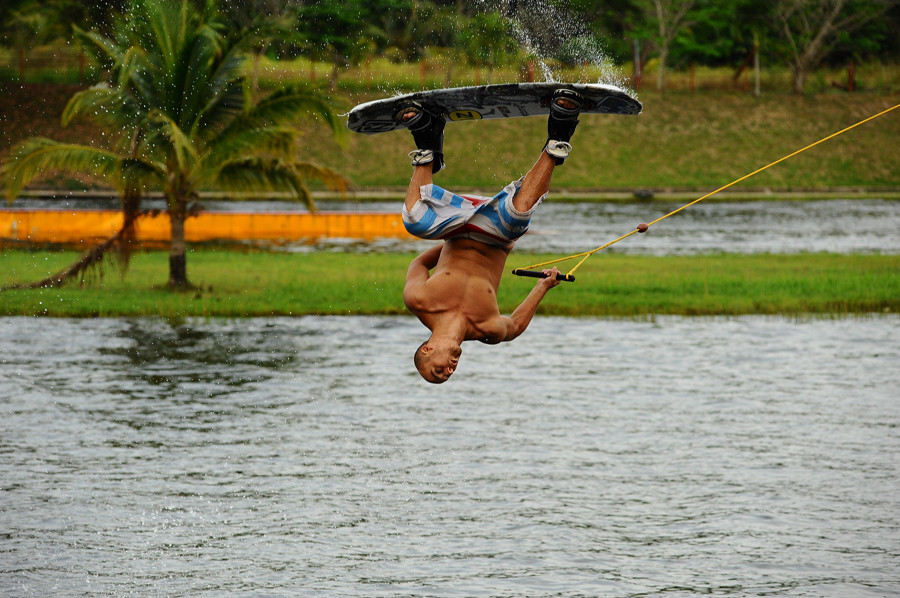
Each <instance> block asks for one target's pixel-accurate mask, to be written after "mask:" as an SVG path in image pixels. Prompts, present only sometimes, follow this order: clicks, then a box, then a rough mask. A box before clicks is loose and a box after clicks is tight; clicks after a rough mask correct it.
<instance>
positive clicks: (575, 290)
mask: <svg viewBox="0 0 900 598" xmlns="http://www.w3.org/2000/svg"><path fill="white" fill-rule="evenodd" d="M76 256H77V253H76V252H73V251H39V252H32V251H28V250H21V249H8V250H3V251H2V252H0V264H2V265H3V267H2V268H0V286H6V285H8V284H11V283H15V282H24V281H29V280H35V279H38V278H40V277H42V276H45V275H47V274H50V273H52V272H55V271H57V270H59V269H61V268H62V267H64V266H66V265H67V264H69V263H71V262H72V261H73V260H74V258H75V257H76ZM412 257H413V256H412V254H347V253H323V252H320V253H308V254H288V253H267V252H259V251H240V250H223V249H194V250H193V251H191V252H190V254H189V256H188V272H189V275H190V278H191V281H192V282H193V283H194V284H195V285H196V286H197V288H196V289H195V290H192V291H190V292H172V291H169V290H166V289H165V288H161V284H162V283H164V282H165V280H166V274H167V268H168V254H167V253H166V252H164V251H146V252H141V253H138V254H136V255H135V256H134V258H133V261H132V265H131V268H130V269H129V271H128V274H127V276H126V277H125V278H121V277H120V276H119V274H118V272H117V271H116V269H115V267H112V268H108V269H107V271H106V273H105V275H104V276H102V277H95V278H94V279H93V280H92V281H89V284H86V285H84V286H80V285H78V284H70V285H68V286H65V287H62V288H59V289H35V290H7V291H4V292H0V316H50V317H142V316H156V317H164V318H178V317H193V316H199V317H226V318H243V317H264V316H300V315H369V314H406V313H408V312H407V311H406V309H405V308H404V306H403V302H402V298H401V292H402V288H403V279H404V275H405V272H406V267H407V265H408V263H409V261H410V259H411V258H412ZM552 257H555V256H545V255H532V254H516V253H514V254H513V255H512V256H511V258H510V261H509V264H508V265H509V268H512V267H520V266H524V265H527V264H528V263H533V262H537V261H543V260H545V259H550V258H552ZM567 267H568V266H567V265H566V264H563V268H564V269H565V268H567ZM533 284H534V281H533V279H523V278H518V277H515V276H512V275H510V274H506V275H504V281H503V284H502V285H501V289H500V295H499V301H500V307H501V311H503V312H504V313H510V312H511V311H512V310H513V309H514V308H515V306H516V305H517V304H518V302H519V301H521V300H522V299H523V298H524V297H525V295H526V294H527V293H528V291H529V289H530V288H531V286H532V285H533ZM898 312H900V256H898V255H837V254H799V255H734V254H716V255H702V256H689V257H648V256H623V255H617V254H598V255H596V256H593V257H591V258H590V259H589V260H588V261H587V262H585V264H584V265H583V266H582V267H581V268H580V269H579V270H578V279H577V281H576V282H574V283H564V284H562V285H560V286H559V287H557V288H556V289H554V291H552V292H551V293H550V294H549V295H548V296H547V297H546V299H545V300H544V302H543V303H542V305H541V309H540V312H539V313H540V314H542V315H565V316H591V317H597V316H601V317H646V316H652V315H664V314H672V315H719V316H738V315H747V314H765V315H782V316H791V317H798V316H806V315H822V316H845V315H863V314H892V315H895V314H897V313H898Z"/></svg>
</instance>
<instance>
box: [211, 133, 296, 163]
mask: <svg viewBox="0 0 900 598" xmlns="http://www.w3.org/2000/svg"><path fill="white" fill-rule="evenodd" d="M298 137H299V132H298V131H297V129H294V128H292V127H261V128H258V129H249V130H244V131H240V132H239V133H238V132H234V131H229V132H228V134H224V135H222V136H221V137H219V138H218V139H217V140H216V141H215V143H213V144H210V146H209V153H208V155H207V157H206V158H205V161H207V162H209V163H211V164H216V163H220V164H221V163H224V162H230V161H232V160H238V159H241V158H243V157H247V156H251V155H261V154H264V155H268V156H270V157H273V158H277V159H280V160H284V161H292V160H293V154H294V149H295V147H296V143H297V139H298Z"/></svg>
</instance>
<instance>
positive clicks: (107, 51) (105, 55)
mask: <svg viewBox="0 0 900 598" xmlns="http://www.w3.org/2000/svg"><path fill="white" fill-rule="evenodd" d="M72 31H73V32H74V34H75V37H76V38H77V39H78V41H79V42H80V43H81V47H82V48H83V49H84V51H85V53H86V54H88V55H89V56H90V57H91V58H93V59H94V60H95V61H96V62H97V63H98V64H99V65H100V66H101V68H105V69H111V68H112V67H113V65H115V64H116V63H117V62H119V60H120V59H121V49H120V48H119V47H118V46H117V45H116V43H115V42H114V41H112V40H111V39H109V38H107V37H104V36H102V35H100V34H99V33H97V32H95V31H85V30H83V29H81V28H80V27H78V26H77V25H72Z"/></svg>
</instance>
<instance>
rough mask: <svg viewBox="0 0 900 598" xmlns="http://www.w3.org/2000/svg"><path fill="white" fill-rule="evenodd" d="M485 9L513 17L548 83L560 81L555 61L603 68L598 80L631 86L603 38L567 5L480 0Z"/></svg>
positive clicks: (517, 33) (515, 27)
mask: <svg viewBox="0 0 900 598" xmlns="http://www.w3.org/2000/svg"><path fill="white" fill-rule="evenodd" d="M479 5H480V7H481V9H482V10H486V11H498V12H499V13H500V14H502V15H503V16H504V17H505V18H506V19H508V20H509V22H510V24H511V26H512V29H513V32H514V34H515V36H516V38H517V39H518V41H519V43H520V44H521V45H522V47H523V48H525V49H526V51H527V53H528V54H529V56H530V58H532V59H533V60H534V61H535V63H536V64H537V65H538V66H539V68H540V71H541V76H542V78H543V80H544V81H546V82H548V83H556V82H559V77H560V74H559V73H557V70H555V68H554V66H553V63H558V64H563V65H564V64H568V65H590V66H591V67H593V69H592V70H596V71H599V73H600V74H599V76H598V78H597V80H596V81H595V82H596V83H601V84H607V85H615V86H616V87H622V88H625V87H628V85H629V81H628V79H627V78H626V77H625V76H624V75H623V74H622V73H621V72H620V70H619V69H618V68H617V67H616V65H615V63H614V62H613V61H612V59H610V57H609V55H608V54H607V53H606V51H605V50H604V48H603V42H602V40H601V39H599V38H598V37H597V35H596V34H595V33H593V32H592V31H590V30H589V29H588V28H587V26H586V25H585V23H584V22H583V21H582V20H580V19H579V18H577V17H576V16H574V15H573V14H572V13H571V11H569V10H567V9H566V7H565V6H564V5H560V4H551V3H549V2H547V1H546V0H529V1H527V2H518V1H516V0H480V1H479Z"/></svg>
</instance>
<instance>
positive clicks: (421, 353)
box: [414, 337, 462, 384]
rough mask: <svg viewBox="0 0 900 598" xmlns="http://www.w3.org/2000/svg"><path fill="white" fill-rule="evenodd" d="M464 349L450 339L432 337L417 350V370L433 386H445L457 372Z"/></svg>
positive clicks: (415, 359)
mask: <svg viewBox="0 0 900 598" xmlns="http://www.w3.org/2000/svg"><path fill="white" fill-rule="evenodd" d="M460 355H462V348H461V347H460V346H459V343H458V342H456V341H455V340H453V339H450V338H443V337H438V338H435V337H431V338H430V339H428V340H427V341H425V342H424V343H422V344H421V345H419V348H418V349H416V355H415V358H414V361H415V364H416V369H417V370H419V374H421V375H422V377H423V378H425V380H427V381H428V382H431V383H432V384H443V383H444V382H446V381H447V379H448V378H450V376H451V375H452V374H453V372H455V371H456V366H457V364H458V363H459V356H460Z"/></svg>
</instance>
